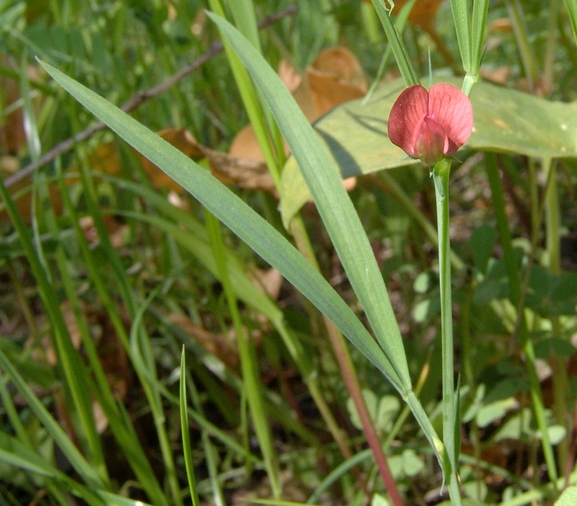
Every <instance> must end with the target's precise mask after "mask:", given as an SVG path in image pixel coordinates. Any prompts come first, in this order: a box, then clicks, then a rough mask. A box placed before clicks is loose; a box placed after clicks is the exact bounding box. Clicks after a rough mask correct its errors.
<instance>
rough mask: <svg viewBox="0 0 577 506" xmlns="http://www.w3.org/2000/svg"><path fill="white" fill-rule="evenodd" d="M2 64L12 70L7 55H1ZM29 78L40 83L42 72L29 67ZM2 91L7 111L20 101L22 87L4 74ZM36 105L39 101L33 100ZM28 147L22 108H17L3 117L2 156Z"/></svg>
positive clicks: (0, 82)
mask: <svg viewBox="0 0 577 506" xmlns="http://www.w3.org/2000/svg"><path fill="white" fill-rule="evenodd" d="M0 63H1V64H2V65H3V66H5V67H8V68H11V65H10V62H9V60H8V57H7V56H6V55H4V54H3V55H0ZM26 73H27V75H28V78H29V79H31V80H35V81H38V80H39V77H40V72H39V70H38V67H37V66H34V65H28V67H27V69H26ZM0 90H2V92H1V93H3V95H2V105H3V107H4V108H6V109H11V108H12V106H14V104H15V103H16V102H17V101H18V100H20V85H19V83H18V81H17V80H16V79H13V78H11V77H8V76H6V75H4V74H2V75H0ZM33 103H34V105H36V106H39V104H40V101H39V99H37V100H33ZM25 145H26V134H25V132H24V122H23V115H22V107H17V108H15V109H14V110H13V111H12V112H10V113H9V114H7V115H6V116H4V117H3V121H2V123H1V124H0V156H5V155H9V154H16V153H17V152H18V151H19V150H20V148H22V147H23V146H25Z"/></svg>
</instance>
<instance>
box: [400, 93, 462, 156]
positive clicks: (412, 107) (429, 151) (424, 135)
mask: <svg viewBox="0 0 577 506" xmlns="http://www.w3.org/2000/svg"><path fill="white" fill-rule="evenodd" d="M472 131H473V106H472V105H471V101H470V100H469V98H468V97H467V95H465V94H464V93H463V92H462V91H461V90H460V89H459V88H456V87H455V86H453V85H451V84H435V85H434V86H431V89H430V90H429V91H427V90H426V89H425V88H423V87H422V86H420V85H415V86H411V87H410V88H407V89H406V90H404V91H403V92H402V93H401V94H400V95H399V98H397V100H396V102H395V103H394V104H393V108H392V109H391V114H390V116H389V138H390V139H391V142H392V143H393V144H396V145H397V146H399V147H400V148H401V149H402V150H403V151H404V152H405V153H407V155H409V156H410V157H411V158H419V159H421V160H422V161H423V162H424V163H425V164H426V165H429V166H430V165H434V164H435V163H437V162H438V161H439V160H441V159H442V158H444V157H445V156H447V155H449V156H450V155H453V154H454V153H456V151H457V150H458V149H459V148H460V147H461V146H462V145H463V144H464V143H465V142H467V139H468V138H469V137H470V135H471V132H472Z"/></svg>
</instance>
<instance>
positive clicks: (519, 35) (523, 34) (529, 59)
mask: <svg viewBox="0 0 577 506" xmlns="http://www.w3.org/2000/svg"><path fill="white" fill-rule="evenodd" d="M507 10H508V12H509V18H510V19H511V23H512V25H513V32H514V33H515V38H516V39H517V45H518V46H519V52H520V54H521V61H522V62H523V67H524V68H525V77H526V78H527V80H528V81H529V86H530V88H531V90H532V91H533V90H535V86H536V85H537V83H538V82H539V69H538V66H537V62H536V61H535V56H534V51H533V50H532V48H531V44H530V43H529V36H528V34H527V25H526V24H525V17H524V15H523V8H522V7H521V3H520V2H519V0H507Z"/></svg>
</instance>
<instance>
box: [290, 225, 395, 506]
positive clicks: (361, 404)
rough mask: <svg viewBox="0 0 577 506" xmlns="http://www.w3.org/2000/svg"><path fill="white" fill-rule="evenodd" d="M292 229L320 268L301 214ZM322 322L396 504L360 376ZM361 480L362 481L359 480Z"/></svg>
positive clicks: (344, 346) (336, 336) (344, 348)
mask: <svg viewBox="0 0 577 506" xmlns="http://www.w3.org/2000/svg"><path fill="white" fill-rule="evenodd" d="M291 232H292V233H293V235H294V236H295V240H296V243H297V247H298V248H299V250H300V251H301V252H302V253H303V255H304V256H305V258H307V259H308V261H309V262H310V263H311V264H312V265H313V266H314V267H315V269H317V270H320V268H319V265H318V263H317V260H316V257H315V255H314V252H313V249H312V246H311V243H310V241H309V238H308V235H307V233H306V229H305V228H304V225H303V223H302V219H301V217H300V215H297V216H295V218H293V220H292V221H291ZM324 323H325V327H326V329H327V333H328V335H329V338H330V341H331V345H332V347H333V351H334V353H335V356H336V357H337V361H338V363H339V366H340V368H341V374H342V376H343V380H344V382H345V384H346V385H347V390H348V392H349V395H350V396H351V399H352V400H353V402H354V404H355V407H356V409H357V412H358V414H359V418H360V420H361V424H362V426H363V430H364V432H365V437H366V438H367V442H368V444H369V446H370V448H371V450H372V452H373V456H374V458H375V462H376V464H377V467H378V468H379V472H380V474H381V478H382V479H383V482H384V484H385V486H386V488H387V491H388V492H389V495H390V497H391V501H392V502H393V504H394V505H395V506H402V504H403V500H402V499H401V496H400V494H399V491H398V489H397V486H396V483H395V480H394V478H393V476H392V474H391V472H390V469H389V465H388V463H387V458H386V456H385V454H384V452H383V448H382V445H381V442H380V440H379V438H378V435H377V431H376V429H375V426H374V424H373V421H372V419H371V417H370V415H369V411H368V409H367V406H366V403H365V400H364V397H363V395H362V391H361V387H360V384H359V380H358V377H357V374H356V372H355V368H354V364H353V361H352V359H351V356H350V353H349V350H348V348H347V344H346V341H345V338H344V337H343V335H342V334H341V332H339V330H338V329H337V328H336V327H335V325H334V324H333V323H332V322H331V321H330V320H329V319H328V318H326V317H325V318H324ZM339 440H340V438H338V439H336V441H337V442H338V441H339ZM360 483H362V481H361V482H360ZM363 486H364V484H363Z"/></svg>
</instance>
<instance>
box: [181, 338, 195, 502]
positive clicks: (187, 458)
mask: <svg viewBox="0 0 577 506" xmlns="http://www.w3.org/2000/svg"><path fill="white" fill-rule="evenodd" d="M179 394H180V395H179V401H180V431H181V435H182V451H183V453H184V467H185V469H186V478H187V479H188V488H189V490H190V497H191V499H192V505H193V506H200V501H199V499H198V494H197V492H196V479H195V477H194V463H193V461H192V451H191V449H190V437H189V435H188V414H187V407H186V404H187V402H186V399H187V397H186V358H185V355H184V346H183V347H182V353H181V355H180V383H179Z"/></svg>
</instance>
